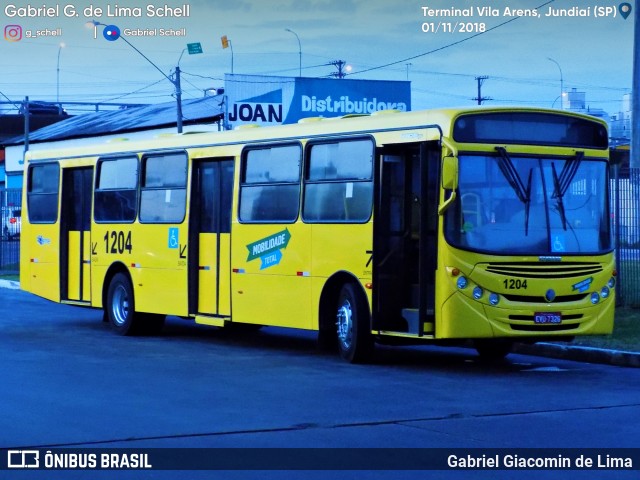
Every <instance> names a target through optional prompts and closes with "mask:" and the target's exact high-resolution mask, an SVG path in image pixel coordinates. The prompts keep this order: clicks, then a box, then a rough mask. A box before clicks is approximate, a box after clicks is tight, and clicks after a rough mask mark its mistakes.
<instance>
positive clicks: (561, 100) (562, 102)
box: [547, 57, 564, 110]
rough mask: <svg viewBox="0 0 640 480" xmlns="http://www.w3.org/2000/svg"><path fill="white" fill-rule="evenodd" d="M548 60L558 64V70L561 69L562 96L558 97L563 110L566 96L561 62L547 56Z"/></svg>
mask: <svg viewBox="0 0 640 480" xmlns="http://www.w3.org/2000/svg"><path fill="white" fill-rule="evenodd" d="M547 60H549V61H550V62H553V63H555V64H556V65H557V67H558V70H560V97H558V98H560V105H561V107H562V110H564V101H563V100H564V99H563V98H562V97H563V96H564V80H563V78H562V68H560V64H559V63H558V62H556V61H555V60H554V59H553V58H551V57H547ZM556 100H557V98H556ZM553 103H554V104H555V103H556V102H555V100H554V101H553ZM552 108H553V106H552Z"/></svg>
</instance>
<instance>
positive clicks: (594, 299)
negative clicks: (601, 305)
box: [591, 292, 600, 305]
mask: <svg viewBox="0 0 640 480" xmlns="http://www.w3.org/2000/svg"><path fill="white" fill-rule="evenodd" d="M599 301H600V295H599V294H598V292H593V293H592V294H591V303H593V304H594V305H595V304H597V303H598V302H599Z"/></svg>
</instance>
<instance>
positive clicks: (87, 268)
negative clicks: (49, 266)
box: [60, 167, 93, 302]
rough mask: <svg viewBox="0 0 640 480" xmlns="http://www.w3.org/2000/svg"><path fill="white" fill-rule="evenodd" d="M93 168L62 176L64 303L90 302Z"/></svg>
mask: <svg viewBox="0 0 640 480" xmlns="http://www.w3.org/2000/svg"><path fill="white" fill-rule="evenodd" d="M92 185H93V167H82V168H65V169H63V173H62V202H61V209H60V211H61V223H60V292H61V295H60V297H61V299H62V300H63V301H64V300H70V301H75V302H90V301H91V198H92Z"/></svg>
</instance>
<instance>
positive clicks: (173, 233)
mask: <svg viewBox="0 0 640 480" xmlns="http://www.w3.org/2000/svg"><path fill="white" fill-rule="evenodd" d="M178 235H179V230H178V229H177V228H170V229H169V238H168V247H169V248H173V249H177V248H178Z"/></svg>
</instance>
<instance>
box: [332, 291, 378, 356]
mask: <svg viewBox="0 0 640 480" xmlns="http://www.w3.org/2000/svg"><path fill="white" fill-rule="evenodd" d="M336 310H337V311H336V327H337V335H338V351H339V352H340V356H341V357H342V358H344V359H345V360H347V361H348V362H349V363H364V362H367V361H369V360H370V359H371V357H372V355H373V336H372V335H371V329H370V322H369V309H368V308H367V302H366V300H365V298H364V295H363V294H362V293H361V292H359V291H358V289H357V287H356V285H355V284H353V283H345V284H344V285H343V286H342V289H341V290H340V294H339V295H338V303H337V309H336Z"/></svg>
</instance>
